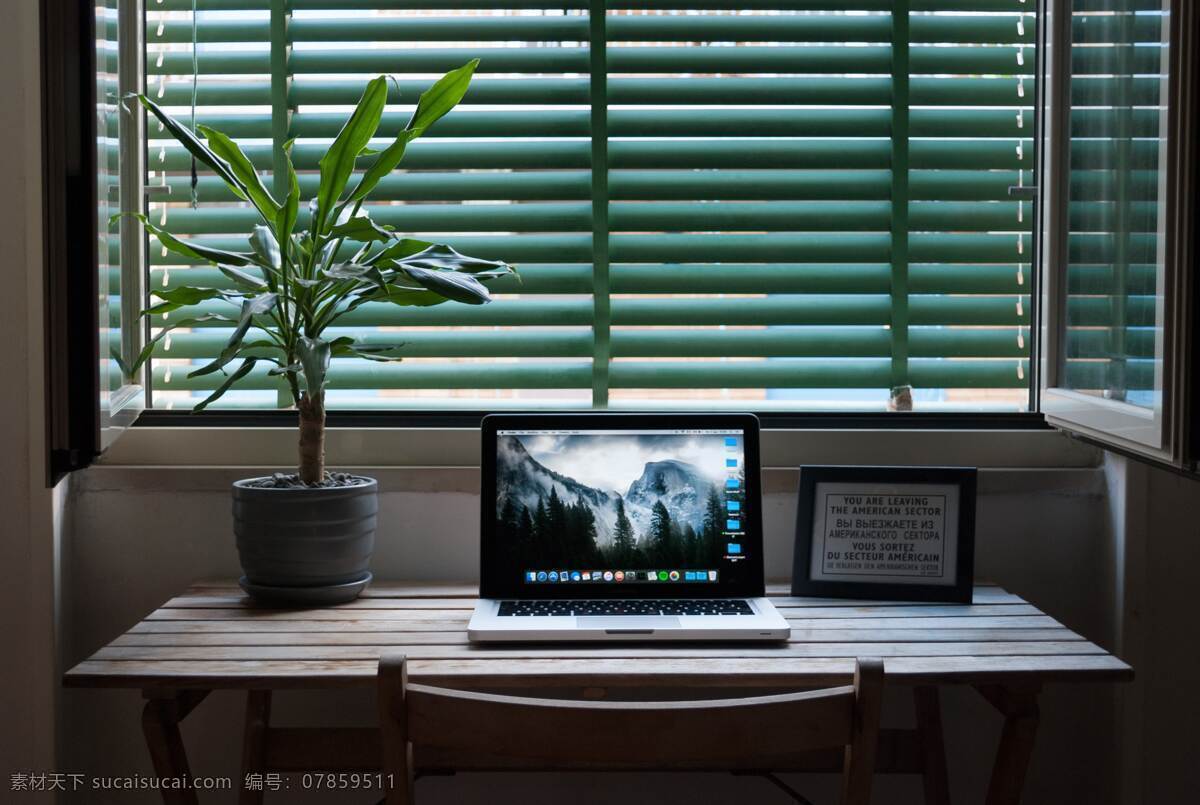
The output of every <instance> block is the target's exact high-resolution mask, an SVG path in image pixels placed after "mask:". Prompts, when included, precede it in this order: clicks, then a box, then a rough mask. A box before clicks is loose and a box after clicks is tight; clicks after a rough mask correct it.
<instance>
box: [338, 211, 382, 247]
mask: <svg viewBox="0 0 1200 805" xmlns="http://www.w3.org/2000/svg"><path fill="white" fill-rule="evenodd" d="M329 235H330V237H334V238H347V239H349V240H353V241H356V242H358V243H368V242H370V241H375V240H383V241H391V240H395V239H396V234H395V233H394V232H392V231H391V230H388V229H384V228H383V227H382V226H380V225H379V224H377V223H375V222H374V221H372V220H371V216H369V215H366V214H363V215H358V216H355V217H354V218H351V219H349V220H348V221H346V222H345V223H341V224H338V225H337V226H335V227H333V229H331V230H329Z"/></svg>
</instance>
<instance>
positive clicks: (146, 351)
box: [126, 313, 233, 376]
mask: <svg viewBox="0 0 1200 805" xmlns="http://www.w3.org/2000/svg"><path fill="white" fill-rule="evenodd" d="M209 321H233V319H231V318H229V317H228V316H226V315H224V314H221V313H205V314H203V315H201V316H195V317H193V318H190V319H180V320H179V321H177V322H173V323H171V324H168V325H166V326H164V327H163V328H162V330H161V331H159V333H158V335H156V336H154V337H153V338H151V339H150V340H149V341H147V342H146V345H145V346H143V347H142V351H141V352H139V353H138V356H137V359H136V360H135V361H134V362H133V366H131V367H129V371H128V372H126V374H127V375H130V376H132V375H133V373H134V372H136V371H137V370H138V369H140V368H141V367H142V364H144V363H145V362H146V361H147V360H149V358H150V354H151V353H152V352H154V346H155V345H156V344H157V343H158V342H159V341H161V340H162V339H163V338H164V337H166V335H167V334H168V333H169V332H171V331H172V330H174V329H175V328H177V327H196V326H197V325H200V324H204V323H205V322H209Z"/></svg>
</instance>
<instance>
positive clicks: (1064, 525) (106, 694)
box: [64, 466, 1120, 805]
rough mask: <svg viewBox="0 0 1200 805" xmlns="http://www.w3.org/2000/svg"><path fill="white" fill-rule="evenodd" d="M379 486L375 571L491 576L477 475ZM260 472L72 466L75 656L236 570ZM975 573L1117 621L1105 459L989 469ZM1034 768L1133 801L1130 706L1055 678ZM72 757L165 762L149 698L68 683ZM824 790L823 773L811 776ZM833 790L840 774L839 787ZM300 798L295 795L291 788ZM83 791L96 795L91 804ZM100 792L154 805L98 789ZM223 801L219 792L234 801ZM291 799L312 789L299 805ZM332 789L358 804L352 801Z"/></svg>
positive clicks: (521, 796) (233, 754)
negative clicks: (151, 755) (1111, 600)
mask: <svg viewBox="0 0 1200 805" xmlns="http://www.w3.org/2000/svg"><path fill="white" fill-rule="evenodd" d="M372 473H373V474H374V475H376V476H377V477H378V478H379V479H380V482H381V487H382V489H383V490H384V491H383V493H382V499H381V504H382V511H381V518H380V519H381V530H380V535H379V540H378V542H379V547H378V550H377V554H376V559H375V562H374V569H375V571H376V573H377V575H379V576H380V577H386V578H394V579H474V578H476V577H477V568H476V565H477V561H478V560H477V555H478V554H477V547H476V540H477V537H476V535H477V533H478V531H477V529H478V508H479V505H478V497H477V489H478V473H477V470H472V469H466V468H460V469H445V468H442V469H413V470H397V469H388V470H375V471H372ZM249 474H252V473H251V472H250V471H248V470H247V469H244V468H243V469H241V470H220V469H164V468H141V469H139V468H121V467H103V466H101V467H95V468H92V469H90V470H88V471H86V472H84V473H82V474H80V475H79V476H78V477H77V478H76V479H75V481H76V482H75V484H74V487H73V491H72V498H71V502H70V506H69V518H70V519H69V534H70V537H69V540H68V544H67V546H66V548H65V554H64V562H65V571H64V572H66V573H67V574H68V578H69V582H68V585H67V590H68V592H69V601H68V603H67V607H68V612H67V615H68V622H69V624H70V627H69V629H68V631H67V634H66V637H65V640H66V643H67V646H68V649H67V650H68V655H69V657H70V658H71V659H72V660H77V659H81V658H83V657H84V656H85V655H86V654H87V653H89V652H91V651H93V650H95V649H97V648H99V647H100V646H102V645H103V644H104V643H105V642H106V641H108V640H110V639H111V638H113V637H114V636H116V635H117V634H119V633H120V632H121V631H122V630H124V629H126V628H128V627H129V626H130V625H132V624H133V623H135V622H137V621H138V620H139V619H140V618H141V617H142V616H143V615H145V614H146V613H147V612H149V611H150V610H151V609H153V608H155V607H156V606H158V605H159V604H160V603H161V602H162V601H164V600H165V599H166V598H168V597H170V596H171V595H174V594H176V593H178V592H179V591H180V590H181V589H183V587H185V586H186V585H187V583H188V582H190V581H192V580H194V579H200V578H213V577H227V578H228V577H233V576H236V575H237V573H238V565H237V556H236V552H235V550H234V546H233V540H232V537H231V535H230V532H229V498H228V483H229V482H230V481H232V480H233V479H235V478H237V477H242V476H245V475H249ZM795 480H796V475H795V474H794V472H792V471H786V470H784V471H773V472H771V473H769V475H768V478H767V482H766V493H767V494H766V499H765V501H764V506H765V521H766V523H765V525H766V532H767V546H766V552H767V557H766V558H767V563H768V575H770V576H773V577H776V578H786V577H787V576H788V575H789V573H790V567H791V539H792V534H793V530H794V525H793V520H794V516H795V503H794V493H793V491H792V490H793V489H794V484H795ZM980 492H981V495H980V506H979V518H978V520H979V536H978V546H979V547H978V573H979V575H980V576H981V577H986V578H991V579H994V580H996V581H998V582H1000V583H1002V584H1005V585H1006V586H1008V587H1009V588H1010V589H1012V590H1014V591H1016V592H1019V593H1021V594H1022V595H1025V596H1027V597H1029V598H1030V599H1031V600H1033V601H1035V602H1036V603H1037V604H1038V605H1039V606H1041V607H1043V608H1044V609H1046V610H1047V611H1048V612H1050V613H1051V614H1053V615H1055V616H1056V617H1058V618H1059V619H1060V620H1062V621H1064V622H1065V623H1066V624H1067V625H1068V626H1070V627H1072V628H1074V629H1077V630H1079V631H1082V632H1083V633H1084V634H1087V635H1089V636H1091V637H1093V638H1095V639H1097V640H1099V641H1100V642H1106V641H1110V640H1111V639H1112V635H1113V633H1114V631H1115V629H1114V625H1113V623H1112V618H1111V617H1109V615H1110V608H1109V607H1108V605H1105V606H1097V593H1098V592H1099V593H1100V594H1101V596H1102V598H1103V597H1105V596H1106V595H1107V594H1106V592H1105V591H1107V590H1108V589H1110V588H1111V583H1110V581H1109V579H1110V578H1111V576H1112V568H1111V566H1110V561H1111V556H1112V553H1113V551H1112V548H1111V545H1110V541H1111V538H1110V535H1111V533H1112V529H1111V527H1110V525H1109V513H1108V509H1107V507H1106V505H1105V483H1104V475H1103V472H1102V471H1101V470H1100V469H1074V470H995V471H984V472H983V474H982V476H981V489H980ZM1043 698H1044V719H1043V725H1042V731H1041V734H1040V736H1039V740H1038V751H1037V753H1036V755H1035V758H1034V763H1033V767H1032V770H1031V777H1030V784H1029V793H1030V796H1029V798H1028V800H1027V801H1028V802H1031V803H1064V802H1087V803H1095V804H1096V805H1103V804H1104V803H1115V802H1118V801H1119V800H1118V797H1117V793H1116V792H1117V790H1118V779H1119V778H1118V768H1119V766H1120V764H1119V763H1118V762H1117V761H1118V758H1117V743H1118V741H1117V739H1116V737H1115V736H1116V734H1117V729H1116V726H1115V718H1116V712H1117V705H1116V699H1115V695H1114V691H1113V689H1112V688H1111V687H1110V686H1106V685H1095V686H1079V687H1073V688H1072V687H1063V686H1058V687H1054V686H1052V687H1050V688H1049V689H1048V690H1047V692H1046V695H1045V696H1044V697H1043ZM944 704H945V707H946V709H947V714H946V720H947V730H948V745H949V747H950V763H951V785H952V786H953V788H954V792H955V797H954V801H955V802H956V803H973V802H980V801H981V799H980V796H979V795H980V793H981V792H982V790H983V786H984V784H985V781H986V779H987V775H988V772H989V770H990V766H989V764H990V760H991V757H992V751H993V749H994V746H995V741H996V739H997V737H998V732H999V719H998V717H997V716H996V715H995V714H994V713H993V712H992V711H991V710H990V709H989V708H988V706H987V705H985V704H983V703H982V701H981V700H980V699H979V698H978V696H976V695H975V694H974V693H972V692H970V691H968V690H962V689H956V690H950V691H948V692H947V693H946V694H945V695H944ZM66 705H67V706H66V713H65V718H66V729H67V730H68V732H69V734H71V735H72V740H71V742H70V746H69V747H68V752H67V754H66V757H65V759H64V764H65V765H66V766H67V767H69V768H70V769H72V770H86V771H88V772H90V773H94V774H102V773H109V774H112V773H116V772H117V771H118V770H120V771H129V770H140V771H142V772H145V773H149V770H150V767H149V763H148V761H147V758H146V753H145V750H144V748H143V746H142V742H141V736H140V734H139V732H138V714H139V698H138V696H137V694H136V693H125V692H116V691H75V690H73V691H68V692H67V694H66ZM242 706H243V702H242V701H241V699H240V698H239V697H237V696H236V695H234V694H218V695H216V696H215V697H213V700H212V701H209V702H206V703H205V704H204V705H202V706H201V708H200V709H199V710H198V711H197V712H196V713H195V714H194V715H193V716H192V717H191V719H193V720H189V721H188V722H187V723H186V724H185V728H184V737H185V740H186V741H187V742H188V744H189V747H190V749H191V752H192V757H193V761H194V766H193V771H194V772H195V773H197V774H207V775H217V776H221V775H231V776H234V777H236V773H237V762H238V754H239V751H240V748H239V747H240V733H239V730H238V719H239V718H240V715H241V708H242ZM371 707H372V703H371V697H370V696H369V695H356V694H346V693H343V694H337V695H332V694H310V693H289V694H287V695H285V696H281V697H280V703H279V707H278V713H279V718H280V719H281V720H282V721H284V722H288V723H293V724H303V723H310V724H312V723H342V724H345V723H359V724H369V723H372V722H373V713H372V710H371ZM888 718H890V719H894V720H895V721H896V723H910V722H909V719H910V718H911V706H910V704H909V702H908V701H907V699H906V698H905V697H903V696H900V695H894V696H893V697H892V699H891V701H890V702H889V714H888ZM798 782H799V785H800V787H801V790H804V791H810V792H814V794H813V795H814V796H816V795H817V792H819V791H821V790H822V789H821V787H820V786H821V781H818V782H817V783H816V787H814V783H813V781H811V780H804V779H801V780H799V781H798ZM420 785H421V786H422V790H423V791H425V792H427V793H428V794H429V795H430V797H431V801H433V802H458V801H491V802H507V801H512V802H522V803H536V802H542V801H545V802H551V801H554V802H561V801H563V798H564V797H568V798H570V799H571V800H572V801H575V802H604V801H614V800H618V799H619V800H621V801H623V802H628V803H639V802H662V801H666V802H674V801H679V802H689V803H709V802H714V803H715V802H730V801H754V802H766V803H770V802H783V801H786V800H785V799H783V798H781V797H779V796H777V795H776V793H775V792H774V791H773V789H772V788H771V787H770V786H769V784H767V783H765V782H763V781H761V780H754V779H734V778H731V777H727V776H724V775H716V776H696V775H691V776H669V775H661V776H653V777H636V776H635V777H631V776H628V775H617V776H611V775H610V776H604V775H588V776H584V777H582V778H581V777H578V776H538V777H527V776H524V775H516V776H508V777H501V778H499V779H497V778H495V777H492V776H487V775H470V776H463V777H460V778H456V779H441V780H429V781H425V782H422V783H421V784H420ZM824 790H826V791H828V787H827V786H826V788H825V789H824ZM880 790H881V791H882V792H884V793H881V795H880V798H879V799H878V801H879V802H881V803H891V802H896V803H908V802H916V801H919V800H918V795H919V791H920V787H919V784H918V783H917V782H916V781H915V780H911V779H899V778H891V779H890V780H884V781H881V785H880ZM289 799H290V798H289ZM826 799H828V796H826ZM81 801H83V800H81ZM86 801H88V802H110V801H111V802H114V803H115V802H118V801H120V802H123V803H124V802H135V801H137V802H143V801H144V802H151V801H153V798H151V797H145V798H143V799H140V800H134V799H132V798H127V797H121V798H113V799H111V800H108V799H104V798H103V797H95V796H93V797H89V798H88V799H87V800H86ZM212 801H221V800H220V799H219V798H217V799H214V800H212ZM290 801H301V800H292V799H290ZM303 801H317V802H345V801H350V802H353V801H354V800H349V799H347V798H341V797H326V798H324V799H322V798H314V799H312V800H303Z"/></svg>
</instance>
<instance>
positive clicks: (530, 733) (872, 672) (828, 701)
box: [379, 655, 883, 805]
mask: <svg viewBox="0 0 1200 805" xmlns="http://www.w3.org/2000/svg"><path fill="white" fill-rule="evenodd" d="M882 697H883V662H882V661H881V660H877V659H860V660H859V661H858V663H857V666H856V669H855V672H854V684H853V685H847V686H845V687H837V688H825V689H822V690H815V691H807V692H804V693H789V694H784V695H778V696H757V697H753V698H744V699H717V700H712V701H679V702H674V701H668V702H604V701H568V700H561V699H534V698H524V697H516V696H497V695H492V694H486V693H471V692H467V691H460V690H451V689H448V688H435V687H428V686H426V685H410V684H409V683H408V678H407V672H406V670H405V658H404V656H403V655H394V656H388V655H384V656H383V657H382V658H381V659H380V661H379V711H380V712H379V717H380V727H381V732H382V737H383V770H384V773H385V774H386V775H390V779H391V782H392V786H393V787H392V788H391V789H390V790H389V791H388V792H387V797H386V798H385V800H384V801H385V802H386V803H387V805H409V803H412V802H413V787H412V782H413V760H412V758H413V751H414V749H416V751H417V752H418V753H419V754H420V755H421V756H422V757H423V758H425V757H446V758H453V757H460V758H461V757H470V758H473V759H478V758H486V759H488V760H489V761H492V760H498V759H508V760H510V761H514V762H516V763H515V765H523V766H524V767H526V768H530V767H533V768H536V767H537V766H539V765H542V767H544V768H587V767H589V766H591V767H595V768H603V767H606V766H607V767H610V768H611V767H622V766H625V765H627V764H628V763H629V762H630V761H631V760H634V761H641V762H643V763H644V764H645V767H646V768H658V769H685V768H708V769H721V768H729V769H733V768H742V769H747V768H758V769H763V768H764V767H763V766H762V765H758V766H756V765H755V764H756V762H757V763H762V761H763V759H764V758H770V757H779V756H781V755H783V754H788V753H793V752H806V751H811V750H819V749H831V748H837V747H845V760H844V763H843V767H842V797H841V801H842V803H843V805H866V803H868V802H869V801H870V797H871V778H872V774H873V771H874V768H875V749H876V744H877V742H878V739H879V708H880V702H881V699H882ZM647 761H651V762H647ZM422 765H425V763H424V762H423V764H422Z"/></svg>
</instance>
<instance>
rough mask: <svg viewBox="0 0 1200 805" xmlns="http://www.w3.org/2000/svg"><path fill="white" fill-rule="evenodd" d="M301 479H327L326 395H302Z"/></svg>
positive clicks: (305, 481) (306, 480) (315, 482)
mask: <svg viewBox="0 0 1200 805" xmlns="http://www.w3.org/2000/svg"><path fill="white" fill-rule="evenodd" d="M296 407H297V408H298V409H299V411H300V468H299V469H300V480H301V481H303V482H304V483H306V484H319V483H321V482H322V481H323V480H325V395H324V393H322V394H321V395H320V396H319V397H310V396H308V394H307V393H305V394H304V395H302V396H301V397H300V401H299V402H298V403H297V405H296Z"/></svg>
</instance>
